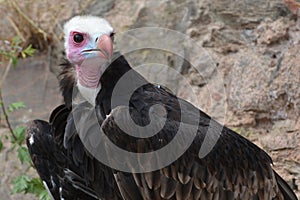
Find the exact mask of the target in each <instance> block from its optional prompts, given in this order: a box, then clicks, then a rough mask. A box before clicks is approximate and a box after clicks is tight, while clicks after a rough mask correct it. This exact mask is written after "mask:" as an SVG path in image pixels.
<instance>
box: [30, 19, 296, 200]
mask: <svg viewBox="0 0 300 200" xmlns="http://www.w3.org/2000/svg"><path fill="white" fill-rule="evenodd" d="M64 34H65V51H66V57H67V60H66V64H64V65H63V67H64V69H63V72H62V74H61V76H60V86H61V91H62V95H63V97H64V101H65V104H64V105H61V106H58V107H57V108H56V109H55V110H54V111H53V112H52V114H51V116H50V120H49V122H45V121H42V120H35V121H33V122H32V123H31V124H29V126H28V128H27V136H26V141H27V146H28V149H29V152H30V155H31V158H32V160H33V163H34V165H35V167H36V170H37V172H38V174H39V175H40V177H41V178H42V180H43V182H44V184H45V186H46V187H47V188H48V190H49V192H50V193H51V196H52V197H53V198H54V199H55V200H56V199H65V200H66V199H107V200H108V199H126V200H141V199H145V200H153V199H154V200H160V199H172V200H176V199H177V200H192V199H201V200H233V199H236V200H296V199H297V197H296V196H295V194H294V193H293V191H292V189H291V188H290V187H289V186H288V184H287V183H286V182H285V181H284V180H283V179H282V178H281V177H280V176H279V175H278V174H277V173H276V172H275V171H274V170H273V169H272V160H271V158H270V157H269V156H268V155H267V153H266V152H264V151H263V150H262V149H260V148H259V147H258V146H256V145H255V144H253V143H252V142H250V141H249V140H247V139H246V138H244V137H242V136H241V135H239V134H237V133H236V132H234V131H232V130H231V129H229V128H227V127H225V126H222V125H220V124H219V123H218V122H216V121H215V120H213V119H212V118H211V117H209V116H208V115H207V114H205V113H204V112H202V111H201V110H199V109H198V108H196V107H195V106H193V105H192V104H190V103H188V102H187V101H185V100H183V99H180V98H178V97H176V96H175V95H174V94H172V93H171V92H169V90H167V89H165V88H164V87H161V86H160V85H155V84H151V83H149V82H147V80H145V79H144V78H143V77H142V76H141V75H140V74H139V73H137V72H136V71H135V70H133V69H132V68H131V67H130V65H129V64H128V62H127V61H126V59H125V57H124V56H122V55H120V54H118V53H113V35H114V30H113V28H112V27H111V25H110V24H109V23H108V22H107V21H106V20H104V19H102V18H98V17H92V16H77V17H74V18H72V19H71V20H69V21H68V22H67V23H66V24H65V26H64ZM120 82H121V84H119V83H120ZM117 87H121V89H118V88H117ZM130 87H133V88H134V89H132V90H131V89H130ZM128 92H131V94H128ZM76 95H81V96H82V97H83V98H84V99H85V101H81V102H79V103H77V104H76V103H72V101H73V99H75V96H76ZM132 123H134V125H132ZM150 125H151V126H150ZM182 127H183V128H182ZM152 129H157V130H155V131H156V132H155V131H154V132H155V134H152V133H149V132H151V130H152ZM148 131H149V132H148ZM177 134H179V135H180V136H177ZM106 137H107V138H109V142H107V140H105V139H104V138H106ZM85 138H87V140H85ZM91 138H93V139H94V140H95V141H91ZM175 138H176V143H174V142H173V140H175ZM97 140H99V141H97ZM110 143H112V144H114V145H115V146H117V147H118V148H119V149H122V150H124V151H122V152H130V153H128V157H127V156H126V155H127V154H126V153H125V154H124V155H123V154H122V155H120V154H119V153H116V152H111V149H109V148H108V146H109V145H110ZM169 144H172V145H175V147H174V146H173V150H172V148H171V150H170V149H169V151H164V152H163V151H162V152H163V153H162V154H159V153H158V154H151V155H152V157H151V156H150V157H149V159H144V157H143V159H142V157H139V155H140V154H141V155H148V154H149V155H150V153H153V152H160V150H163V149H164V148H165V146H168V145H169ZM185 144H188V146H184V145H185ZM93 145H94V146H93ZM97 145H98V146H97ZM89 146H93V147H94V148H95V149H98V152H97V151H94V150H93V148H90V147H89ZM98 147H99V148H98ZM106 147H107V148H106ZM168 148H169V147H168ZM205 148H206V149H209V151H208V152H206V153H205V152H204V153H203V149H204V150H205ZM178 152H179V153H178ZM97 153H98V154H100V155H101V156H102V157H100V158H98V157H97V156H95V155H96V154H97ZM165 154H166V155H165ZM132 155H137V160H135V161H138V162H136V163H135V161H132V160H134V159H132V158H133V157H131V156H132ZM174 156H175V158H176V159H174V160H171V161H170V162H169V160H168V159H169V158H170V159H171V158H174ZM176 156H177V157H176ZM101 158H103V159H101ZM103 160H106V161H108V162H102V161H103ZM127 161H128V162H127ZM168 162H169V163H168ZM119 166H120V168H119ZM159 166H161V167H159ZM122 167H123V168H124V169H125V168H126V169H127V170H122V169H123V168H122ZM131 168H132V171H130V169H131ZM142 169H144V171H143V170H142Z"/></svg>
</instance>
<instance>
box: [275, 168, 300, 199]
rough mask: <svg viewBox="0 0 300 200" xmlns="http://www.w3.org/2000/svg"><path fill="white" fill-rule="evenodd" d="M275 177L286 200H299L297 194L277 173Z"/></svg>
mask: <svg viewBox="0 0 300 200" xmlns="http://www.w3.org/2000/svg"><path fill="white" fill-rule="evenodd" d="M274 173H275V177H276V180H277V184H278V186H279V189H280V191H281V193H282V195H283V197H284V200H298V198H297V197H296V194H295V193H294V192H293V190H292V189H291V187H290V186H289V185H288V184H287V182H285V180H283V179H282V178H281V177H280V176H279V175H278V174H277V173H276V172H275V171H274Z"/></svg>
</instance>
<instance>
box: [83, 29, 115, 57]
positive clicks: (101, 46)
mask: <svg viewBox="0 0 300 200" xmlns="http://www.w3.org/2000/svg"><path fill="white" fill-rule="evenodd" d="M95 42H96V44H95V46H96V48H92V49H85V50H83V51H82V53H90V52H97V54H98V56H99V57H100V58H103V59H105V60H110V59H111V57H112V54H113V42H112V39H111V38H110V36H109V35H106V34H103V35H101V36H100V37H99V38H96V40H95Z"/></svg>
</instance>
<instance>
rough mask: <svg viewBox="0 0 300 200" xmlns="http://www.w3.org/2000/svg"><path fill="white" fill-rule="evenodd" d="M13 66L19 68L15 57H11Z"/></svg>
mask: <svg viewBox="0 0 300 200" xmlns="http://www.w3.org/2000/svg"><path fill="white" fill-rule="evenodd" d="M11 60H12V64H13V66H14V67H17V64H18V58H17V57H15V56H11Z"/></svg>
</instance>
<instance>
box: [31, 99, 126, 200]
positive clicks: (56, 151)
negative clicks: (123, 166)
mask: <svg viewBox="0 0 300 200" xmlns="http://www.w3.org/2000/svg"><path fill="white" fill-rule="evenodd" d="M87 105H88V104H86V103H83V104H80V105H78V107H80V110H84V111H85V110H88V109H89V107H87ZM78 109H79V108H78ZM76 110H77V109H76V107H75V108H74V107H73V111H72V113H71V110H70V109H68V108H67V107H66V106H65V105H61V106H59V107H57V108H56V109H55V110H54V111H53V112H52V114H51V117H50V123H47V122H44V121H40V120H36V121H34V122H32V123H31V124H30V125H29V126H28V129H27V138H26V141H27V146H28V149H29V152H30V155H31V158H32V160H33V163H34V165H35V167H36V169H37V171H38V173H39V175H40V177H41V178H42V180H43V181H44V182H45V184H46V186H47V187H48V188H49V190H50V193H51V194H52V196H53V198H54V199H61V198H64V199H98V198H101V199H120V198H121V195H120V193H119V190H118V187H117V185H116V182H115V180H114V177H113V173H112V170H111V169H110V168H108V167H106V166H104V165H103V164H102V163H100V162H98V161H97V160H96V159H94V158H93V157H92V156H91V155H90V154H89V153H88V152H87V151H86V149H85V148H84V146H83V144H82V142H81V140H80V137H79V134H78V133H77V127H76V126H75V121H74V118H73V112H75V111H76Z"/></svg>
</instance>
